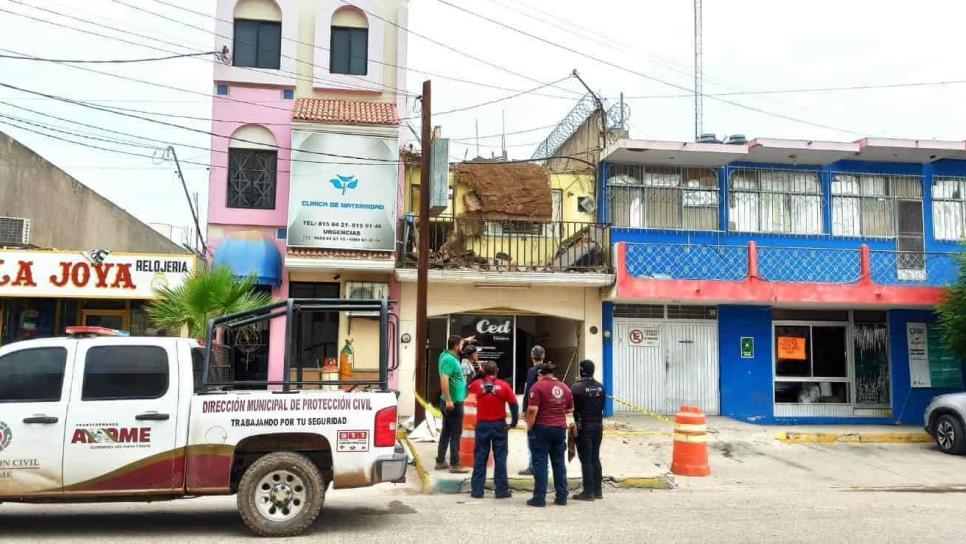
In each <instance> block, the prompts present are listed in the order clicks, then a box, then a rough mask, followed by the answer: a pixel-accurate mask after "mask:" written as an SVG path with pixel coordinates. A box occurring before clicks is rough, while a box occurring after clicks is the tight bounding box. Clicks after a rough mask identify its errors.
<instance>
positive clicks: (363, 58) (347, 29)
mask: <svg viewBox="0 0 966 544" xmlns="http://www.w3.org/2000/svg"><path fill="white" fill-rule="evenodd" d="M329 43H330V46H329V72H330V73H333V74H350V75H357V76H364V75H366V74H367V72H368V64H369V21H368V20H367V19H366V14H365V13H363V12H362V11H361V10H359V9H357V8H355V7H352V6H344V7H341V8H339V9H337V10H335V13H333V14H332V40H331V41H330V42H329Z"/></svg>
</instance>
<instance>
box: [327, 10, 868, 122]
mask: <svg viewBox="0 0 966 544" xmlns="http://www.w3.org/2000/svg"><path fill="white" fill-rule="evenodd" d="M340 1H342V2H343V3H345V2H346V0H340ZM437 1H438V2H439V3H441V4H444V5H446V6H449V7H451V8H453V9H455V10H457V11H461V12H463V13H466V14H468V15H472V16H473V17H476V18H478V19H482V20H484V21H487V22H489V23H492V24H494V25H497V26H499V27H502V28H505V29H507V30H510V31H512V32H515V33H517V34H521V35H523V36H526V37H528V38H530V39H532V40H536V41H539V42H541V43H544V44H547V45H550V46H553V47H556V48H558V49H561V50H564V51H567V52H569V53H573V54H575V55H579V56H582V57H585V58H588V59H590V60H593V61H595V62H597V63H600V64H603V65H606V66H610V67H611V68H615V69H617V70H620V71H622V72H627V73H629V74H633V75H636V76H638V77H641V78H643V79H647V80H650V81H654V82H656V83H661V84H663V85H667V86H669V87H673V88H675V89H679V90H682V91H686V92H689V93H693V92H694V89H689V88H688V87H687V86H684V85H678V84H677V83H673V82H670V81H667V80H664V79H661V78H658V77H655V76H652V75H648V74H645V73H644V72H640V71H638V70H634V69H632V68H628V67H626V66H623V65H621V64H617V63H615V62H611V61H609V60H606V59H602V58H600V57H598V56H595V55H591V54H589V53H584V52H583V51H580V50H578V49H574V48H572V47H570V46H567V45H563V44H560V43H557V42H555V41H553V40H549V39H547V38H544V37H542V36H538V35H536V34H533V33H531V32H527V31H526V30H521V29H519V28H516V27H514V26H512V25H508V24H506V23H504V22H502V21H498V20H496V19H493V18H491V17H487V16H486V15H482V14H480V13H477V12H475V11H473V10H470V9H467V8H464V7H463V6H460V5H457V4H454V3H452V2H449V1H448V0H437ZM709 98H711V99H712V100H716V101H718V102H722V103H725V104H729V105H732V106H735V107H738V108H741V109H745V110H749V111H753V112H757V113H761V114H764V115H769V116H772V117H777V118H780V119H785V120H788V121H794V122H796V123H801V124H805V125H811V126H814V127H818V128H823V129H826V130H834V131H837V132H844V133H848V134H855V135H860V136H862V135H865V134H864V133H861V132H856V131H854V130H849V129H844V128H840V127H834V126H831V125H826V124H822V123H816V122H813V121H809V120H807V119H800V118H797V117H792V116H790V115H785V114H783V113H778V112H773V111H769V110H764V109H761V108H756V107H754V106H748V105H746V104H742V103H740V102H735V101H733V100H728V99H726V98H722V97H720V96H709Z"/></svg>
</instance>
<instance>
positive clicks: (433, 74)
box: [125, 0, 573, 100]
mask: <svg viewBox="0 0 966 544" xmlns="http://www.w3.org/2000/svg"><path fill="white" fill-rule="evenodd" d="M155 2H157V3H158V4H162V5H165V6H169V7H172V8H174V9H178V10H181V11H184V12H186V13H192V14H194V15H197V16H199V17H205V18H208V19H214V20H215V21H219V22H222V23H229V24H231V23H233V21H230V20H228V19H222V18H220V17H218V16H214V15H210V14H208V13H204V12H200V11H196V10H193V9H190V8H186V7H184V6H179V5H177V4H174V3H172V2H166V1H164V0H155ZM125 5H126V4H125ZM189 26H190V25H189ZM204 30H205V31H206V32H208V33H210V34H215V33H214V32H212V31H210V30H207V29H204ZM215 35H216V36H220V37H222V38H225V39H228V38H227V36H221V35H219V34H215ZM282 39H283V40H286V41H290V42H294V43H296V44H299V45H307V46H310V47H312V48H314V49H318V50H320V51H326V52H328V51H330V50H329V49H328V48H326V47H322V46H321V45H318V44H315V43H313V42H304V41H301V40H299V39H296V38H289V37H288V36H282ZM369 60H370V61H371V62H375V63H376V64H380V65H382V66H388V67H391V68H396V69H398V70H406V71H410V72H416V73H420V74H423V75H427V76H430V77H438V78H440V79H445V80H448V81H454V82H456V83H464V84H467V85H475V86H478V87H488V88H491V89H497V90H500V91H509V92H519V91H520V89H513V88H510V87H505V86H502V85H494V84H492V83H483V82H480V81H473V80H469V79H464V78H459V77H455V76H449V75H445V74H440V73H438V72H429V71H426V70H420V69H418V68H414V67H412V66H409V65H408V64H407V65H406V66H400V65H398V64H393V63H391V62H385V61H380V60H377V59H369ZM296 62H300V61H298V60H297V59H296ZM411 96H412V95H411ZM540 96H546V97H549V98H559V99H564V100H573V98H572V97H570V96H561V95H555V94H546V93H540Z"/></svg>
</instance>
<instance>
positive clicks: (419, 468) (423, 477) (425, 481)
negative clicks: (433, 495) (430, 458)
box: [396, 429, 433, 495]
mask: <svg viewBox="0 0 966 544" xmlns="http://www.w3.org/2000/svg"><path fill="white" fill-rule="evenodd" d="M396 438H398V439H399V440H400V441H402V442H403V443H405V444H406V446H407V447H408V448H409V452H410V454H412V456H413V462H414V463H415V465H416V474H419V481H420V483H421V484H422V489H421V491H422V493H423V495H429V493H430V491H432V487H433V485H432V479H431V478H430V476H429V471H428V470H426V467H425V466H423V459H422V458H421V457H420V456H419V453H417V452H416V446H415V445H414V444H413V443H412V441H411V440H409V433H407V432H406V431H404V430H401V429H400V431H399V432H398V433H396Z"/></svg>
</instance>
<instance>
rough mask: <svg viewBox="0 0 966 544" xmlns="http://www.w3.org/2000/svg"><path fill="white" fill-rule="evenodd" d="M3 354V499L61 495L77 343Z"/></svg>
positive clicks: (0, 463)
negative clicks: (74, 352) (68, 412)
mask: <svg viewBox="0 0 966 544" xmlns="http://www.w3.org/2000/svg"><path fill="white" fill-rule="evenodd" d="M45 343H47V342H46V341H42V340H41V341H34V342H30V344H29V347H24V348H21V349H17V348H18V346H17V345H16V344H14V345H13V346H10V347H9V348H7V349H4V350H3V352H2V355H0V498H2V497H9V498H16V497H36V496H44V495H55V496H57V495H60V494H61V493H62V491H63V486H62V484H61V462H62V460H63V454H64V446H63V443H64V421H65V418H66V416H67V398H68V395H69V393H70V383H71V380H70V374H71V364H72V362H73V346H74V342H66V343H65V341H64V340H62V339H59V340H51V341H49V345H45Z"/></svg>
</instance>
